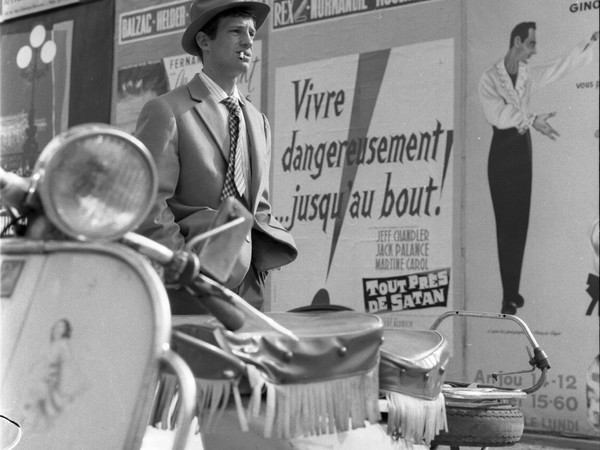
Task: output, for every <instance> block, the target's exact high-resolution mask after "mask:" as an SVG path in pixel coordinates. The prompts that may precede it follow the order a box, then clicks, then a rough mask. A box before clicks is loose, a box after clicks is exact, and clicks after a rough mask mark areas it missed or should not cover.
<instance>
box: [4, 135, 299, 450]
mask: <svg viewBox="0 0 600 450" xmlns="http://www.w3.org/2000/svg"><path fill="white" fill-rule="evenodd" d="M156 190H157V174H156V169H155V166H154V163H153V161H152V158H151V155H150V154H149V152H148V150H147V149H146V148H145V147H144V145H143V144H142V143H141V142H139V141H138V140H137V139H135V138H134V137H132V136H130V135H129V134H127V133H124V132H121V131H120V130H118V129H116V128H113V127H110V126H108V125H104V124H86V125H82V126H77V127H73V128H72V129H70V130H68V131H67V132H65V133H63V134H61V135H58V136H57V137H55V138H54V139H53V140H52V141H51V142H50V143H49V144H48V145H47V146H46V147H45V148H44V150H43V152H42V153H41V155H40V157H39V159H38V161H37V163H36V165H35V168H34V170H33V175H32V176H31V178H27V179H26V178H21V177H20V176H18V175H16V174H13V173H8V172H5V171H3V170H2V171H0V193H1V196H0V198H1V200H2V203H3V205H4V208H5V209H4V211H5V214H6V215H5V216H4V217H3V221H4V222H5V226H4V230H3V232H2V233H3V239H2V240H1V242H0V245H1V247H0V249H1V257H2V262H1V269H2V289H1V298H2V300H1V301H2V322H1V336H0V342H1V350H2V351H1V353H2V358H1V366H0V389H1V392H0V402H1V403H0V411H1V413H2V416H3V417H6V418H7V419H8V420H10V422H9V423H10V424H14V427H13V428H14V429H15V433H9V432H6V433H3V438H2V441H1V444H2V448H12V447H13V446H14V445H16V443H17V441H20V442H19V448H25V449H27V448H31V449H39V448H48V449H51V448H57V449H58V448H60V449H65V448H77V449H80V448H86V449H91V448H111V449H116V448H140V446H141V444H142V440H143V437H144V434H145V431H146V427H147V425H148V421H149V416H150V415H151V412H152V408H153V402H154V398H155V391H156V388H157V385H158V379H159V377H160V374H161V373H163V372H169V373H172V374H174V376H175V377H176V379H177V385H178V393H179V394H178V415H177V417H176V418H175V419H174V420H175V423H176V426H175V429H176V433H175V437H174V439H173V448H176V449H183V448H185V446H186V442H187V440H188V437H189V435H190V432H191V426H192V425H191V424H192V418H193V415H194V409H195V406H196V382H195V379H194V375H193V373H192V372H191V370H190V368H189V366H188V365H187V364H186V363H185V362H184V360H183V359H182V358H181V356H179V355H178V354H177V353H176V352H174V351H173V350H172V348H171V339H172V322H171V314H170V309H169V302H168V297H167V294H166V290H165V286H184V287H185V288H186V289H187V290H189V292H190V293H192V294H193V295H194V296H196V298H198V301H200V302H201V303H202V305H203V307H204V308H205V309H207V310H208V311H210V312H211V313H212V314H213V315H214V317H216V318H218V320H220V323H221V324H224V325H223V326H224V327H225V328H227V329H230V330H235V329H237V328H239V327H240V326H241V325H242V324H243V322H244V320H245V319H244V318H245V316H246V315H250V316H252V317H254V318H255V320H259V321H262V322H263V323H264V324H265V326H266V328H268V329H273V330H275V332H278V333H284V334H285V333H288V334H289V335H290V336H291V338H292V339H294V338H295V336H294V335H293V334H292V333H290V332H289V331H288V330H285V329H283V327H281V326H279V325H278V324H277V323H276V322H275V321H273V320H272V319H270V318H268V317H266V316H264V315H262V313H260V312H258V311H256V310H254V309H253V308H252V307H250V306H249V305H248V304H246V303H245V302H244V301H243V300H241V299H240V298H239V297H237V296H235V294H233V293H232V292H230V291H228V290H227V289H226V288H224V287H223V286H222V285H221V284H220V283H219V282H218V281H216V280H221V281H224V279H226V278H227V277H228V276H229V273H228V271H230V270H231V267H232V266H233V263H234V262H235V258H236V256H237V247H238V246H239V245H240V240H241V239H244V238H245V236H246V234H247V232H248V230H249V227H250V226H251V223H250V222H249V217H248V213H247V211H245V210H244V209H243V207H241V204H238V203H235V202H233V201H231V202H224V204H223V205H222V207H221V209H220V210H219V213H218V215H217V219H215V226H214V227H213V229H212V230H210V231H209V232H207V233H205V234H204V235H202V236H199V237H197V238H196V239H195V242H194V244H193V245H195V246H198V245H199V244H200V243H201V244H203V246H202V250H201V251H200V252H193V251H188V250H187V249H186V250H185V251H181V252H172V251H170V250H169V249H167V248H165V247H163V246H161V245H159V244H157V243H156V242H153V241H151V240H149V239H147V238H144V237H143V236H140V235H137V234H135V233H133V232H132V231H131V230H133V229H135V227H136V226H138V225H139V223H140V222H141V220H142V219H143V218H144V217H145V216H146V214H147V213H148V211H149V208H150V205H151V204H152V202H153V199H154V196H155V195H156ZM228 255H229V256H228ZM201 261H202V262H201ZM201 265H202V271H201V270H200V267H201ZM160 274H162V278H161V276H160ZM208 275H210V276H208ZM107 430H110V431H107ZM17 431H18V433H17ZM11 436H13V437H12V438H11Z"/></svg>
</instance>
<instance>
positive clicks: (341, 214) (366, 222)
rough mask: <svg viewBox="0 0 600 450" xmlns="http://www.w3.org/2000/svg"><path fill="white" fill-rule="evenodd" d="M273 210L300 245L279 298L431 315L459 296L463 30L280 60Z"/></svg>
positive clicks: (414, 320) (407, 323) (277, 279)
mask: <svg viewBox="0 0 600 450" xmlns="http://www.w3.org/2000/svg"><path fill="white" fill-rule="evenodd" d="M275 73H276V75H275V78H276V80H275V113H274V150H273V155H274V156H273V166H274V167H273V178H274V186H276V189H277V195H276V196H275V197H274V204H273V210H274V211H276V214H277V218H278V219H279V220H280V221H281V223H282V224H283V225H284V226H285V227H286V228H287V229H288V230H290V232H291V233H292V235H293V236H294V239H295V240H296V243H297V245H298V249H299V256H298V259H297V260H296V261H295V262H294V264H293V265H292V266H293V267H291V266H290V267H289V268H288V267H286V268H284V269H283V270H281V271H280V272H274V274H273V280H274V281H273V289H274V291H275V292H274V295H273V303H272V305H271V308H272V309H273V310H289V309H292V308H295V307H301V306H306V305H311V304H336V305H343V306H346V307H349V308H351V309H354V310H357V311H365V312H370V313H375V314H381V315H382V317H384V318H385V319H384V320H386V321H387V323H388V324H389V325H392V326H398V327H407V328H411V327H419V326H421V327H424V326H429V325H430V324H431V316H432V315H436V316H437V315H438V314H440V312H441V311H444V310H446V309H447V308H450V307H452V304H453V298H452V286H451V283H450V280H451V275H452V273H451V271H452V267H451V266H452V238H453V229H452V217H453V210H452V204H453V203H452V201H453V199H452V194H453V190H452V188H451V187H452V183H453V168H452V164H451V161H452V152H453V151H454V130H453V127H454V113H453V111H454V40H453V39H442V40H436V41H431V42H422V43H417V44H412V45H405V46H398V47H394V48H383V49H381V50H376V51H372V52H365V53H358V54H350V55H345V56H339V57H333V58H329V59H326V60H317V61H312V62H306V63H301V64H297V65H291V66H287V67H279V68H277V69H276V71H275Z"/></svg>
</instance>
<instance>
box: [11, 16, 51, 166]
mask: <svg viewBox="0 0 600 450" xmlns="http://www.w3.org/2000/svg"><path fill="white" fill-rule="evenodd" d="M55 56H56V44H55V43H54V41H52V40H47V41H46V29H45V28H44V26H43V25H36V26H35V27H33V29H32V30H31V33H30V34H29V45H24V46H23V47H21V48H20V49H19V51H18V52H17V67H19V69H21V71H22V72H21V75H22V76H23V77H24V78H25V79H26V80H27V81H28V82H30V83H31V105H30V107H29V116H28V119H29V120H28V127H27V129H26V130H25V134H26V135H27V138H26V139H25V142H24V143H23V161H24V164H23V165H24V166H25V167H24V170H25V172H26V173H28V172H29V170H31V168H32V167H33V165H34V164H35V161H36V159H37V156H38V151H37V149H38V143H37V141H36V140H35V134H36V133H37V127H36V126H35V82H36V80H38V79H39V78H41V77H42V76H44V75H45V74H46V71H47V69H48V66H47V65H48V64H50V63H51V62H52V60H53V59H54V57H55ZM40 61H41V63H42V64H40V63H39V62H40Z"/></svg>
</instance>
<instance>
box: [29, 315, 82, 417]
mask: <svg viewBox="0 0 600 450" xmlns="http://www.w3.org/2000/svg"><path fill="white" fill-rule="evenodd" d="M72 334H73V327H72V325H71V323H70V322H69V320H67V319H64V318H63V319H59V320H57V321H56V322H54V324H53V325H52V328H51V331H50V348H49V351H48V353H47V355H46V356H45V357H44V358H43V359H41V360H39V361H37V362H36V363H35V364H33V366H32V367H31V370H30V372H29V373H30V374H31V375H30V377H29V380H28V386H27V396H26V400H25V404H24V407H23V408H24V412H25V417H26V422H30V426H31V427H32V429H47V428H49V427H51V426H52V424H53V423H54V421H55V420H56V419H57V418H58V417H59V416H60V414H61V413H62V412H63V411H64V409H65V408H66V407H67V406H68V405H69V404H70V403H73V401H74V400H75V398H76V397H77V396H79V395H80V394H81V393H83V392H84V391H85V390H86V389H87V387H88V383H87V381H86V380H87V379H86V378H85V376H84V375H83V372H82V371H81V370H80V368H79V367H78V365H77V363H76V361H75V360H74V359H73V354H72V349H71V335H72Z"/></svg>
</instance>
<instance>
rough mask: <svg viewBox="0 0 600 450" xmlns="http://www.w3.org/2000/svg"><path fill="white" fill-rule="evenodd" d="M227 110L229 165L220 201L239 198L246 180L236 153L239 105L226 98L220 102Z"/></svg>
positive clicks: (240, 159)
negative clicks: (233, 197)
mask: <svg viewBox="0 0 600 450" xmlns="http://www.w3.org/2000/svg"><path fill="white" fill-rule="evenodd" d="M222 103H223V104H224V105H225V106H226V107H227V109H228V110H229V140H230V146H229V164H228V166H227V173H226V174H225V183H224V184H223V191H222V192H221V201H223V199H225V198H227V197H232V196H238V195H239V196H240V197H242V196H243V195H244V193H245V192H246V180H244V170H243V167H242V158H241V157H240V155H239V152H238V150H239V149H238V135H239V132H240V114H241V110H240V105H239V103H238V101H237V99H235V98H233V97H227V98H226V99H225V100H223V102H222Z"/></svg>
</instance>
